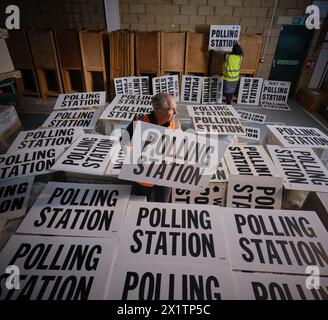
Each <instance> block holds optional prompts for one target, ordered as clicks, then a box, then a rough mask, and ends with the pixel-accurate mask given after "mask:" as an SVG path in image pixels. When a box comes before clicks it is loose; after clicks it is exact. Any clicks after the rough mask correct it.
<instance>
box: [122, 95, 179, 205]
mask: <svg viewBox="0 0 328 320" xmlns="http://www.w3.org/2000/svg"><path fill="white" fill-rule="evenodd" d="M152 106H153V109H154V110H153V111H152V112H151V113H149V114H145V115H137V116H136V117H135V118H134V121H138V120H140V121H144V122H147V123H152V124H157V125H160V126H162V127H166V128H169V129H180V128H181V124H180V121H179V119H178V117H177V115H178V112H177V105H176V103H175V101H174V98H173V97H172V96H171V95H169V94H167V93H164V92H161V93H158V94H156V95H155V96H154V97H153V98H152ZM134 121H132V122H131V123H130V124H129V126H128V127H127V131H128V133H129V135H130V138H132V135H133V122H134ZM153 191H154V197H155V201H156V202H169V200H170V196H171V191H172V189H171V188H170V187H165V186H156V185H154V184H150V183H143V182H139V183H135V185H134V187H133V189H132V193H134V194H137V195H142V196H145V197H147V200H149V199H150V197H151V194H152V192H153Z"/></svg>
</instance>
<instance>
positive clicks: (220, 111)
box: [186, 104, 240, 118]
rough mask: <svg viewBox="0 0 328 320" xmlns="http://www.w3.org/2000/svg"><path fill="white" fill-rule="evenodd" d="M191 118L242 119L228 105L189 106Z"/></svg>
mask: <svg viewBox="0 0 328 320" xmlns="http://www.w3.org/2000/svg"><path fill="white" fill-rule="evenodd" d="M186 108H187V111H188V114H189V116H190V117H193V116H219V117H236V118H240V115H239V113H238V112H237V111H236V109H235V108H234V107H232V106H231V105H227V104H217V105H187V106H186Z"/></svg>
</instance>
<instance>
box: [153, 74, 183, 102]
mask: <svg viewBox="0 0 328 320" xmlns="http://www.w3.org/2000/svg"><path fill="white" fill-rule="evenodd" d="M161 92H166V93H168V94H169V95H171V96H172V97H173V98H174V100H175V101H177V102H178V101H179V76H178V75H177V74H176V75H172V76H162V77H155V78H153V95H155V94H157V93H161Z"/></svg>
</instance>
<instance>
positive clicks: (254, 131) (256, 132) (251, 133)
mask: <svg viewBox="0 0 328 320" xmlns="http://www.w3.org/2000/svg"><path fill="white" fill-rule="evenodd" d="M244 128H245V132H246V134H245V135H244V136H243V137H242V139H249V140H255V141H259V140H260V136H261V129H260V128H256V127H250V126H245V125H244Z"/></svg>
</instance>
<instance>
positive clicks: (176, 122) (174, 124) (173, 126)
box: [135, 114, 181, 187]
mask: <svg viewBox="0 0 328 320" xmlns="http://www.w3.org/2000/svg"><path fill="white" fill-rule="evenodd" d="M135 120H141V121H144V122H148V123H151V122H150V118H149V115H148V114H144V115H143V114H142V115H137V116H136V118H135ZM167 128H169V129H180V128H181V123H180V120H179V119H178V118H177V117H174V120H173V121H170V123H169V126H168V127H167ZM138 183H139V184H140V185H142V186H144V187H153V186H154V185H153V184H151V183H146V182H138Z"/></svg>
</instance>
